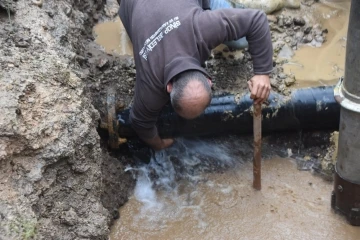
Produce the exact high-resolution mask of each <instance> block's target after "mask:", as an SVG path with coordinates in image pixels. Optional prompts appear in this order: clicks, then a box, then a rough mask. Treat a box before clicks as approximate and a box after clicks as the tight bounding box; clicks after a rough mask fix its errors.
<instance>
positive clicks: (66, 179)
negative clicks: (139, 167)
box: [0, 0, 134, 239]
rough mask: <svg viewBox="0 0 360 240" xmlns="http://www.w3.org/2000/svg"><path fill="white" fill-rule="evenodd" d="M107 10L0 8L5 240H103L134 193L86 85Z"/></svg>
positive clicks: (0, 218)
mask: <svg viewBox="0 0 360 240" xmlns="http://www.w3.org/2000/svg"><path fill="white" fill-rule="evenodd" d="M104 6H105V1H103V0H90V1H78V0H64V1H55V0H47V1H42V0H39V1H37V0H36V1H35V0H33V1H28V0H18V1H5V0H1V1H0V69H1V71H0V109H1V114H0V239H106V238H107V235H108V234H109V224H110V223H111V220H112V219H113V218H114V217H118V216H117V209H118V208H119V206H120V205H122V204H123V203H124V202H125V201H126V200H127V196H128V194H129V193H130V191H131V189H132V186H133V184H134V180H133V179H132V177H131V176H130V175H129V174H126V173H125V172H124V171H123V170H124V166H123V163H124V162H126V159H123V161H119V159H116V158H114V157H111V156H109V155H108V153H107V151H106V149H104V148H102V147H101V142H100V137H99V135H98V133H97V130H96V128H97V126H98V122H99V117H100V114H99V112H98V111H97V110H96V109H95V108H94V106H93V105H92V101H91V99H90V95H89V94H88V92H87V90H86V89H87V88H86V84H85V83H86V81H85V80H86V79H88V76H89V70H88V69H89V68H90V64H89V63H88V61H87V59H86V57H84V51H85V50H84V49H85V46H86V44H87V42H90V41H92V37H91V29H92V25H93V24H94V23H95V22H97V21H98V20H99V16H101V15H104V12H105V10H104Z"/></svg>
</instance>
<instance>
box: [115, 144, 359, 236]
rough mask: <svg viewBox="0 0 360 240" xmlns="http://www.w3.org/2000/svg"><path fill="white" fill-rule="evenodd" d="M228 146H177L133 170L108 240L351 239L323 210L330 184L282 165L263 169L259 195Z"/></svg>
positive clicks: (248, 169) (271, 162) (354, 231)
mask: <svg viewBox="0 0 360 240" xmlns="http://www.w3.org/2000/svg"><path fill="white" fill-rule="evenodd" d="M248 147H249V146H240V145H239V146H235V147H234V145H232V146H229V143H222V144H219V143H217V144H216V143H212V142H204V141H188V140H184V141H183V142H181V143H180V144H177V145H176V146H174V147H173V148H172V149H170V150H168V151H167V152H165V153H162V154H160V155H158V156H157V160H156V161H155V160H152V162H151V163H150V164H149V165H147V166H143V167H140V168H138V169H129V171H132V172H134V173H135V172H136V173H137V176H138V181H137V185H136V188H135V193H134V195H133V196H132V197H131V198H130V200H129V201H128V203H126V205H125V206H123V207H122V208H121V209H120V219H119V220H117V221H116V222H115V224H114V225H113V227H112V232H111V235H110V239H111V240H120V239H157V240H159V239H329V240H335V239H336V240H337V239H339V240H340V239H341V240H345V239H349V240H351V239H354V240H355V239H359V236H360V228H356V227H352V226H350V225H348V224H347V223H346V222H345V220H344V219H343V218H342V217H340V216H338V215H337V214H334V213H333V212H332V211H331V208H330V194H331V191H332V188H333V186H332V183H330V182H326V181H324V180H323V179H321V178H319V177H317V176H314V175H312V174H311V173H310V172H303V171H298V170H297V168H296V164H295V162H293V160H291V159H286V158H274V159H268V160H265V161H263V168H262V187H263V188H262V190H261V191H256V190H254V189H253V188H252V164H251V162H250V161H243V159H241V158H240V157H239V154H234V153H233V150H234V148H239V149H242V148H243V149H245V148H248Z"/></svg>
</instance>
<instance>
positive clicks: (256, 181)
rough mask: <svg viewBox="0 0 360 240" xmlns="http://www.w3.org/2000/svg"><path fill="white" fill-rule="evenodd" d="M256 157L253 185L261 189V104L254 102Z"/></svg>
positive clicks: (254, 160)
mask: <svg viewBox="0 0 360 240" xmlns="http://www.w3.org/2000/svg"><path fill="white" fill-rule="evenodd" d="M253 118H254V126H253V127H254V159H253V164H254V166H253V172H254V181H253V187H254V188H255V189H256V190H261V104H254V114H253Z"/></svg>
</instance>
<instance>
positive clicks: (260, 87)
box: [248, 75, 271, 104]
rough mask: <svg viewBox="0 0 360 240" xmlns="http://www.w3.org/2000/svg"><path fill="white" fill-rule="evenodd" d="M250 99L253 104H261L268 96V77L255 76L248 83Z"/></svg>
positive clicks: (269, 88)
mask: <svg viewBox="0 0 360 240" xmlns="http://www.w3.org/2000/svg"><path fill="white" fill-rule="evenodd" d="M248 85H249V90H250V92H251V94H250V98H251V99H254V103H255V104H258V103H260V104H261V103H263V102H264V101H265V100H266V99H268V97H269V95H270V90H271V86H270V78H269V76H268V75H255V76H254V77H252V78H251V79H250V80H249V81H248Z"/></svg>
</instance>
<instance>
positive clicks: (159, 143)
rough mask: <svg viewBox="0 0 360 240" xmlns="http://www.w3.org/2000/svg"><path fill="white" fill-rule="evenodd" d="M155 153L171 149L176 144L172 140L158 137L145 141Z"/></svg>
mask: <svg viewBox="0 0 360 240" xmlns="http://www.w3.org/2000/svg"><path fill="white" fill-rule="evenodd" d="M143 140H144V141H145V142H146V143H147V144H148V145H149V146H150V147H152V148H153V149H154V150H155V151H159V150H162V149H164V148H168V147H170V146H171V145H172V144H173V143H174V139H172V138H164V139H161V138H160V137H159V136H158V135H156V136H155V137H154V138H151V139H143Z"/></svg>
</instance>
